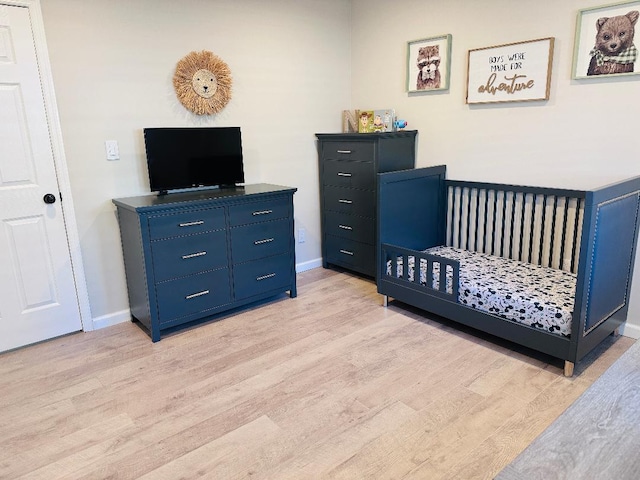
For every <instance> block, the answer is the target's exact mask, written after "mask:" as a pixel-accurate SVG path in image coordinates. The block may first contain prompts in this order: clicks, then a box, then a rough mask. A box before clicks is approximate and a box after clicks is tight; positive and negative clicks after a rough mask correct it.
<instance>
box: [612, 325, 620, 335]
mask: <svg viewBox="0 0 640 480" xmlns="http://www.w3.org/2000/svg"><path fill="white" fill-rule="evenodd" d="M611 335H613V336H614V337H619V336H620V327H618V328H616V329H615V330H614V331H613V332H611Z"/></svg>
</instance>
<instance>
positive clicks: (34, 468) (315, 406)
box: [0, 268, 634, 480]
mask: <svg viewBox="0 0 640 480" xmlns="http://www.w3.org/2000/svg"><path fill="white" fill-rule="evenodd" d="M633 342H634V341H633V340H632V339H630V338H626V337H617V338H614V337H610V338H609V339H607V340H606V341H605V342H604V343H603V345H602V346H600V347H599V348H598V349H597V352H595V354H592V355H590V356H589V357H587V358H586V359H585V360H584V361H583V362H581V363H579V364H578V365H577V366H576V371H575V375H574V377H573V378H565V377H564V376H563V374H562V367H563V365H562V362H559V361H557V360H554V359H551V358H549V357H545V356H541V355H539V354H535V353H533V352H531V351H528V350H524V349H521V348H519V347H517V346H514V345H512V344H509V343H507V342H501V341H499V340H496V339H494V338H489V337H482V336H480V335H479V334H478V333H476V332H472V331H471V330H467V329H463V328H461V327H459V326H457V325H455V324H453V323H449V322H447V321H445V320H442V319H438V318H430V317H428V316H426V315H425V314H423V313H421V312H420V311H418V310H415V309H411V308H409V307H407V306H405V305H401V304H396V303H393V302H392V303H391V304H390V306H389V307H388V308H384V307H382V306H381V297H380V296H379V295H378V294H377V293H376V287H375V284H374V283H373V282H372V281H371V280H367V279H362V278H360V277H357V276H354V275H352V274H349V273H346V272H339V271H335V270H325V269H321V268H318V269H314V270H310V271H307V272H304V273H301V274H299V275H298V297H297V298H295V299H290V298H288V297H287V296H282V297H279V298H278V299H277V300H276V301H275V302H273V303H268V304H265V305H262V306H260V307H259V308H252V309H249V310H245V311H242V312H241V313H237V314H235V315H233V316H228V317H226V318H224V319H221V320H219V321H216V322H209V323H204V324H201V325H199V326H197V327H194V328H190V329H183V330H180V331H177V332H175V333H171V334H169V335H166V336H164V337H163V339H162V340H161V341H160V342H158V343H155V344H154V343H152V342H151V340H150V339H149V337H148V336H147V334H146V333H144V332H143V331H142V330H141V329H140V328H139V327H138V326H137V325H135V324H132V323H126V324H120V325H116V326H114V327H109V328H105V329H102V330H98V331H95V332H88V333H78V334H74V335H69V336H66V337H62V338H58V339H54V340H51V341H49V342H45V343H42V344H38V345H33V346H30V347H27V348H23V349H20V350H17V351H14V352H8V353H5V354H2V355H0V392H1V394H0V478H2V479H5V478H6V479H18V478H20V479H47V480H51V479H54V478H64V479H101V480H102V479H110V478H113V479H134V478H135V479H137V478H144V479H171V480H174V479H178V478H212V479H246V478H251V479H277V480H280V479H296V480H298V479H316V478H317V479H325V478H326V479H376V480H378V479H399V478H407V479H430V480H431V479H440V478H442V479H475V478H493V477H494V476H495V475H496V474H497V473H498V472H499V471H500V470H501V469H502V468H503V467H504V466H505V465H507V464H508V463H509V462H510V461H511V460H513V459H514V458H515V457H516V456H517V455H518V454H519V453H520V452H521V451H522V450H523V449H524V448H525V447H526V446H527V445H528V444H529V443H531V442H532V441H533V440H534V438H535V437H536V436H537V435H538V434H540V433H541V432H542V431H543V430H544V429H545V428H546V427H547V426H548V425H549V424H551V422H552V421H553V420H554V419H555V418H556V417H558V415H560V414H561V413H562V412H563V411H564V410H565V409H566V408H567V407H568V406H569V405H570V404H571V403H572V402H573V401H574V400H575V399H576V398H577V397H578V396H579V395H580V394H581V393H582V392H583V391H584V390H585V389H586V388H587V387H589V385H591V384H592V383H593V381H594V380H595V379H596V378H598V377H599V376H600V375H601V374H602V373H603V372H604V371H605V370H606V369H607V368H608V367H609V366H610V365H611V364H612V363H613V362H614V361H615V360H616V359H617V358H618V357H619V356H620V355H621V354H622V353H623V352H624V351H626V350H627V349H628V348H629V347H630V346H631V345H632V344H633Z"/></svg>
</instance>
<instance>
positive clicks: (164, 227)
mask: <svg viewBox="0 0 640 480" xmlns="http://www.w3.org/2000/svg"><path fill="white" fill-rule="evenodd" d="M148 225H149V238H150V239H151V240H157V239H160V238H169V237H176V236H180V235H191V234H194V233H202V232H208V231H211V230H222V229H224V228H225V218H224V209H223V208H209V209H205V210H187V211H183V212H175V213H167V214H159V215H152V216H149V219H148Z"/></svg>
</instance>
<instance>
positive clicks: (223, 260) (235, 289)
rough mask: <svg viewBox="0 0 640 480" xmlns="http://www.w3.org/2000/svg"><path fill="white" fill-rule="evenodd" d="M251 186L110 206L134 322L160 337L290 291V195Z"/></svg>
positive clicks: (293, 293) (286, 191) (292, 254)
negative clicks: (116, 225) (113, 210)
mask: <svg viewBox="0 0 640 480" xmlns="http://www.w3.org/2000/svg"><path fill="white" fill-rule="evenodd" d="M295 191H296V189H295V188H291V187H283V186H279V185H267V184H256V185H246V186H244V187H237V188H229V189H212V190H202V191H197V192H188V193H173V194H168V195H143V196H137V197H129V198H119V199H114V200H113V203H114V204H115V205H116V208H117V214H118V222H119V224H120V236H121V239H122V250H123V255H124V264H125V272H126V276H127V288H128V293H129V305H130V308H131V315H132V316H133V319H134V320H137V321H139V322H140V323H141V324H142V325H144V326H145V327H146V329H147V330H148V332H149V334H150V336H151V339H152V340H153V341H154V342H157V341H158V340H160V334H161V331H162V330H165V329H168V328H172V327H176V326H178V325H182V324H184V323H187V322H192V321H195V320H200V319H204V318H207V317H212V316H214V315H216V314H218V313H221V312H224V311H227V310H230V309H232V308H236V307H240V306H243V305H247V304H249V303H253V302H256V301H259V300H264V299H266V298H269V297H272V296H275V295H278V294H280V293H283V292H286V291H288V292H289V295H290V296H291V297H292V298H293V297H295V296H296V276H295V250H294V248H295V244H294V235H293V194H294V193H295Z"/></svg>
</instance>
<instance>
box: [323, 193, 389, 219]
mask: <svg viewBox="0 0 640 480" xmlns="http://www.w3.org/2000/svg"><path fill="white" fill-rule="evenodd" d="M375 199H376V197H375V192H373V191H372V190H358V189H355V188H342V187H333V186H325V188H324V199H323V201H324V205H323V208H324V209H325V210H330V211H334V212H342V213H349V214H351V215H359V216H362V217H371V216H373V215H374V213H375Z"/></svg>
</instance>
